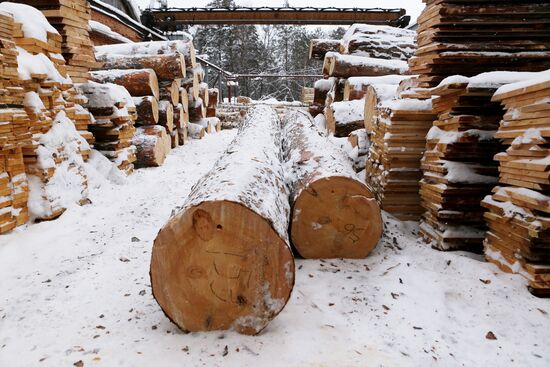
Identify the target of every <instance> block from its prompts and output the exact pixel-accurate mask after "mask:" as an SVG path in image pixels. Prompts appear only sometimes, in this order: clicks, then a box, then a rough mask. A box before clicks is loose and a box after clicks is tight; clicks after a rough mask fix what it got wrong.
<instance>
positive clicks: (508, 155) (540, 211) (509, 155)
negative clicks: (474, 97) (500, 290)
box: [482, 72, 550, 297]
mask: <svg viewBox="0 0 550 367" xmlns="http://www.w3.org/2000/svg"><path fill="white" fill-rule="evenodd" d="M493 101H495V102H500V103H502V105H503V106H504V108H505V110H506V114H505V115H504V118H503V119H502V121H501V122H500V126H499V128H498V132H497V133H496V137H497V138H499V139H502V141H503V144H504V145H505V146H506V147H507V149H506V151H503V152H501V153H499V154H497V155H496V157H495V159H497V160H498V162H499V173H500V175H499V186H496V187H495V188H494V189H493V194H492V195H488V196H486V197H485V199H484V200H483V202H482V205H483V206H484V207H485V208H487V209H488V212H486V213H485V219H486V220H487V224H488V226H489V232H488V233H487V237H486V238H485V242H484V245H485V257H486V259H487V260H488V261H490V262H493V263H495V264H497V265H498V266H499V267H500V268H501V269H502V270H504V271H507V272H513V273H520V274H522V275H523V276H524V277H525V278H526V279H527V280H528V281H529V290H530V291H531V292H532V293H533V294H535V295H537V296H544V297H549V296H550V250H549V249H550V173H549V172H550V143H549V141H550V140H549V139H550V103H549V101H550V72H545V73H541V74H540V75H539V76H537V77H535V78H533V79H530V80H528V81H524V82H517V83H514V84H509V85H506V86H503V87H502V88H500V89H499V90H498V91H497V92H496V94H495V95H494V97H493Z"/></svg>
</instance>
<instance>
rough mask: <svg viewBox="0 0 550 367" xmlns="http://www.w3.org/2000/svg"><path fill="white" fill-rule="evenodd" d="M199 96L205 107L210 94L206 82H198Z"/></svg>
mask: <svg viewBox="0 0 550 367" xmlns="http://www.w3.org/2000/svg"><path fill="white" fill-rule="evenodd" d="M199 97H200V98H201V99H202V102H203V104H204V106H205V107H207V106H208V105H209V104H210V102H209V98H210V94H209V93H208V84H206V83H200V84H199Z"/></svg>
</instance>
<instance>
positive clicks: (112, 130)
mask: <svg viewBox="0 0 550 367" xmlns="http://www.w3.org/2000/svg"><path fill="white" fill-rule="evenodd" d="M79 89H80V90H81V91H82V93H83V94H84V95H85V96H86V98H87V100H88V101H87V103H86V104H85V107H86V108H88V110H90V111H91V112H92V114H93V115H94V117H95V121H94V123H93V124H92V125H90V127H89V129H90V131H91V132H92V133H93V134H94V137H95V145H94V147H95V148H96V149H97V150H99V151H100V152H101V153H102V154H103V155H105V156H106V157H107V158H109V159H110V160H111V161H112V162H113V163H115V164H116V165H117V166H118V168H119V169H120V170H122V171H125V172H126V173H128V174H129V173H132V172H133V169H134V166H133V162H134V161H135V160H136V157H135V153H136V148H135V146H134V145H133V144H132V137H133V136H134V133H135V130H136V129H135V127H134V124H135V117H134V116H133V112H132V111H134V112H135V105H134V102H133V100H132V97H131V96H130V94H129V93H128V91H127V90H126V89H125V88H124V87H122V86H120V85H116V84H111V83H107V84H99V83H95V82H89V83H86V84H80V85H79Z"/></svg>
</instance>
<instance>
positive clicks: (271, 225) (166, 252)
mask: <svg viewBox="0 0 550 367" xmlns="http://www.w3.org/2000/svg"><path fill="white" fill-rule="evenodd" d="M280 124H281V123H280V120H279V118H278V116H277V114H276V113H275V111H274V110H273V109H271V108H270V107H267V106H260V107H256V108H255V109H254V110H253V111H252V112H250V113H249V115H248V118H247V120H246V121H245V122H244V123H243V124H242V125H241V127H240V129H239V133H238V134H237V137H236V138H235V139H234V140H233V142H232V143H231V144H229V148H228V149H227V150H226V152H225V153H224V154H223V155H222V156H221V157H220V159H219V160H218V161H217V162H216V163H215V165H214V167H213V168H212V170H211V171H210V172H209V173H207V174H206V175H205V176H203V177H202V178H201V179H200V180H199V181H198V182H197V183H196V184H195V186H193V188H192V189H191V194H190V195H189V197H188V198H187V200H186V202H185V204H184V205H183V209H182V210H181V211H180V212H179V213H178V214H176V215H175V216H173V217H172V218H170V220H169V221H168V223H167V224H166V225H165V226H164V227H163V228H162V229H161V230H160V232H159V234H158V236H157V238H156V239H155V243H154V245H153V252H152V259H151V284H152V288H153V295H154V296H155V299H156V300H157V302H158V303H159V304H160V306H161V307H162V309H163V311H164V312H165V314H166V315H167V316H168V317H169V318H170V319H171V320H172V321H173V322H174V323H176V324H177V325H178V326H179V327H180V328H181V329H183V330H187V331H210V330H229V329H231V330H236V331H238V332H240V333H244V334H258V333H259V332H260V331H261V330H262V329H264V328H265V327H266V326H267V324H268V323H269V322H270V321H271V320H272V319H273V318H274V317H275V316H277V314H278V313H279V312H281V310H282V309H283V307H284V306H285V304H286V302H287V300H288V299H289V297H290V293H291V290H292V288H293V285H294V260H293V256H292V251H291V249H290V246H289V243H288V232H287V231H288V224H289V223H288V218H289V214H290V208H289V204H288V199H289V193H288V188H287V187H286V184H285V182H284V178H283V176H284V172H283V167H282V163H281V126H280Z"/></svg>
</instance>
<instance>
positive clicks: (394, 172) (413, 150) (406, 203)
mask: <svg viewBox="0 0 550 367" xmlns="http://www.w3.org/2000/svg"><path fill="white" fill-rule="evenodd" d="M397 89H398V85H396V84H372V85H369V87H368V89H367V94H366V95H365V99H366V102H365V129H366V132H367V134H368V136H369V137H370V141H371V142H372V145H371V146H370V148H369V156H368V160H367V161H366V163H365V169H366V180H367V184H368V185H369V187H371V188H372V189H373V192H374V194H375V195H376V199H377V200H378V202H379V203H380V205H381V207H382V209H384V210H385V211H387V212H389V213H391V214H392V215H394V216H396V217H398V218H399V219H402V220H418V219H419V217H420V214H421V213H422V211H423V210H422V207H421V206H420V196H419V194H418V190H419V181H420V178H421V177H422V172H421V170H420V159H421V158H422V153H423V152H424V149H425V146H426V133H427V132H428V130H429V129H430V127H431V126H432V122H433V120H434V118H435V116H436V115H435V114H434V113H433V112H432V102H431V100H429V99H428V100H419V99H412V98H407V99H401V98H399V97H398V96H397Z"/></svg>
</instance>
